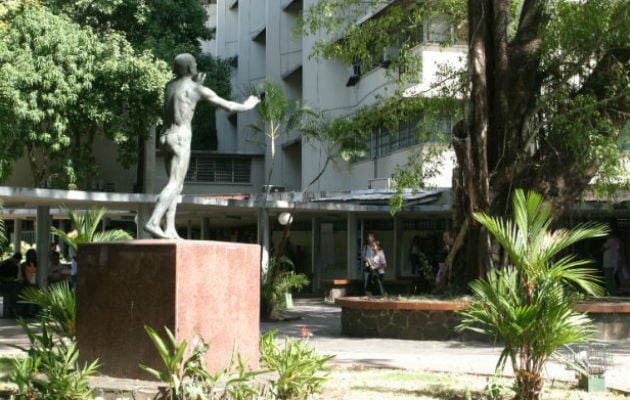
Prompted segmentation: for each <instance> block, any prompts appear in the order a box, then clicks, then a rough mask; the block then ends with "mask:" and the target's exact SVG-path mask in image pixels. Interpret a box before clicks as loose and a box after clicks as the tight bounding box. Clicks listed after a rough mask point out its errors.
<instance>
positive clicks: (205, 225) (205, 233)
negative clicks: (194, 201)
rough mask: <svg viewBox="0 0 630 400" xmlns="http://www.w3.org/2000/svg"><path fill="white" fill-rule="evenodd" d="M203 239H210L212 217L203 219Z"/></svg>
mask: <svg viewBox="0 0 630 400" xmlns="http://www.w3.org/2000/svg"><path fill="white" fill-rule="evenodd" d="M201 240H210V218H208V217H205V218H202V219H201Z"/></svg>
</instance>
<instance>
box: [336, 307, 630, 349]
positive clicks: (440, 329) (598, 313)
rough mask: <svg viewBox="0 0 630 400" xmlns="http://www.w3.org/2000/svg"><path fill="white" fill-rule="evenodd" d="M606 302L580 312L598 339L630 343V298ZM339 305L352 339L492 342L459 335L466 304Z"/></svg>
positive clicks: (468, 334)
mask: <svg viewBox="0 0 630 400" xmlns="http://www.w3.org/2000/svg"><path fill="white" fill-rule="evenodd" d="M604 300H605V301H602V302H595V301H592V300H591V301H587V302H584V303H580V304H578V305H577V306H576V310H577V311H580V312H586V313H587V314H588V315H589V317H590V318H591V319H592V320H593V322H594V324H595V327H596V331H597V334H596V339H599V340H630V299H615V300H614V301H613V300H609V299H604ZM335 304H337V305H338V306H340V307H341V333H342V334H343V335H346V336H350V337H382V338H394V339H415V340H466V341H467V340H481V341H488V338H486V337H485V336H482V335H479V334H475V333H473V332H470V331H464V332H461V333H457V332H455V327H456V326H457V325H458V324H459V317H458V315H457V314H456V313H455V311H457V310H460V309H462V308H464V307H466V303H464V302H449V301H419V300H381V299H378V300H377V299H366V298H364V297H341V298H338V299H336V300H335Z"/></svg>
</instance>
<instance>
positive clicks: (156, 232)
mask: <svg viewBox="0 0 630 400" xmlns="http://www.w3.org/2000/svg"><path fill="white" fill-rule="evenodd" d="M173 70H174V72H175V76H176V77H175V79H172V80H171V81H169V82H168V83H167V84H166V87H165V88H164V126H163V128H162V130H161V132H160V137H159V140H160V147H161V150H162V153H163V154H164V158H165V160H164V161H165V165H166V173H167V175H168V183H167V184H166V186H165V187H164V189H162V192H161V193H160V195H159V197H158V200H157V203H156V205H155V208H154V209H153V214H151V218H149V221H148V222H147V223H146V225H145V226H144V230H145V231H146V232H148V233H150V234H151V236H153V237H154V238H161V239H180V237H179V235H178V234H177V230H176V229H175V210H176V207H177V198H178V196H179V194H180V193H181V192H182V189H183V188H184V178H185V177H186V172H187V171H188V164H189V162H190V143H191V138H192V130H191V121H192V118H193V114H194V112H195V107H196V105H197V102H198V101H199V100H206V101H208V102H209V103H211V104H213V105H215V106H217V107H220V108H222V109H224V110H226V111H231V112H241V111H248V110H251V109H253V108H254V107H256V104H258V102H259V101H260V99H258V98H257V97H256V96H250V97H249V98H248V99H247V100H245V102H244V103H242V104H241V103H236V102H233V101H229V100H225V99H224V98H222V97H220V96H218V95H217V94H216V93H215V92H214V91H212V90H210V89H209V88H207V87H205V86H203V81H204V79H205V77H206V74H205V73H199V74H197V62H196V61H195V58H194V57H193V56H192V55H191V54H188V53H184V54H179V55H178V56H177V57H175V62H174V63H173ZM195 75H196V77H195ZM193 77H195V79H193ZM165 214H166V227H165V228H166V229H164V230H162V228H161V226H160V222H161V220H162V217H164V215H165Z"/></svg>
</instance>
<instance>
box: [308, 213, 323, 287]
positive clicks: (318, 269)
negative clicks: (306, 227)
mask: <svg viewBox="0 0 630 400" xmlns="http://www.w3.org/2000/svg"><path fill="white" fill-rule="evenodd" d="M320 234H321V227H320V225H319V218H313V219H312V220H311V248H312V249H313V251H311V262H312V263H313V293H317V292H319V290H320V284H319V281H320V280H321V276H322V264H321V262H319V261H320V259H321V249H320V248H319V243H320Z"/></svg>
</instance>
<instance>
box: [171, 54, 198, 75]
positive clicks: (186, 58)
mask: <svg viewBox="0 0 630 400" xmlns="http://www.w3.org/2000/svg"><path fill="white" fill-rule="evenodd" d="M173 72H175V75H177V77H178V78H179V77H180V76H193V75H195V74H196V73H197V62H196V61H195V57H193V55H192V54H189V53H182V54H178V55H177V56H176V57H175V61H174V62H173Z"/></svg>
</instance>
